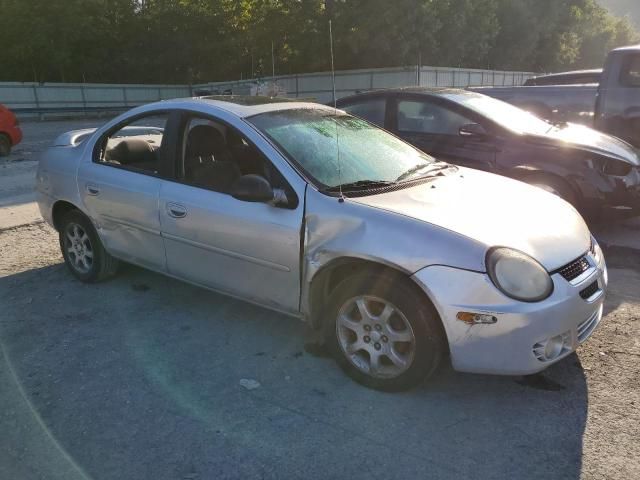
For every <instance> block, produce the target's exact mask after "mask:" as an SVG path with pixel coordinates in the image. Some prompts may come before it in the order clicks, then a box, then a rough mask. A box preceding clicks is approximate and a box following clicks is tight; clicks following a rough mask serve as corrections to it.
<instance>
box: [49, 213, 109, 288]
mask: <svg viewBox="0 0 640 480" xmlns="http://www.w3.org/2000/svg"><path fill="white" fill-rule="evenodd" d="M59 238H60V249H61V250H62V256H63V257H64V261H65V263H66V265H67V267H68V268H69V270H70V271H71V273H72V274H73V275H75V276H76V277H77V278H78V279H80V280H82V281H83V282H88V283H93V282H99V281H100V280H104V279H105V278H108V277H109V276H111V275H113V274H114V273H115V272H116V270H117V268H118V260H116V259H115V258H114V257H112V256H111V255H109V253H108V252H107V251H106V250H105V249H104V247H103V246H102V242H101V241H100V237H98V233H97V232H96V229H95V228H94V227H93V224H92V223H91V221H90V220H89V219H88V218H87V217H86V216H85V215H83V214H82V213H81V212H80V211H78V210H72V211H70V212H69V213H67V214H66V215H65V216H64V218H63V219H62V222H61V225H60V232H59Z"/></svg>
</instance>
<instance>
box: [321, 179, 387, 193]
mask: <svg viewBox="0 0 640 480" xmlns="http://www.w3.org/2000/svg"><path fill="white" fill-rule="evenodd" d="M396 183H397V182H391V181H388V180H358V181H357V182H349V183H343V184H342V185H335V186H333V187H327V188H325V189H324V191H325V192H339V191H340V190H351V191H353V190H369V189H372V188H382V187H389V186H392V185H395V184H396Z"/></svg>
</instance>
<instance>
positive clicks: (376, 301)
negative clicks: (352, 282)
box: [336, 295, 416, 378]
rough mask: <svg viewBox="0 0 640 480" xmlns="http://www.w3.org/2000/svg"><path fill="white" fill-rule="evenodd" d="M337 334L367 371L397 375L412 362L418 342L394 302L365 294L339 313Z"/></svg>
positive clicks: (352, 360)
mask: <svg viewBox="0 0 640 480" xmlns="http://www.w3.org/2000/svg"><path fill="white" fill-rule="evenodd" d="M336 335H337V338H338V343H339V345H340V348H341V349H342V352H343V353H344V355H345V357H346V358H347V359H348V361H349V362H350V363H351V364H352V365H353V366H354V367H356V368H357V369H358V370H360V371H362V372H363V373H365V374H367V375H370V376H372V377H377V378H395V377H398V376H399V375H401V374H402V373H403V372H405V371H406V370H407V369H408V368H409V367H410V366H411V364H412V362H413V358H414V355H415V349H416V341H415V335H414V333H413V329H412V328H411V324H410V323H409V321H408V320H407V318H406V317H405V315H404V314H403V313H402V312H401V311H400V310H399V309H398V308H397V307H396V306H395V305H393V304H392V303H390V302H388V301H386V300H383V299H381V298H378V297H373V296H368V295H361V296H357V297H353V298H351V299H349V300H347V301H346V302H345V303H344V305H343V306H342V308H340V310H339V312H338V318H337V319H336Z"/></svg>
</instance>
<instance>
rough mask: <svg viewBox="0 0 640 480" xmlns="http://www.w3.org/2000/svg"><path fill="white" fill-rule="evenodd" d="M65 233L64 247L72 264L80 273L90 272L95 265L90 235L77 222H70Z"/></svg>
mask: <svg viewBox="0 0 640 480" xmlns="http://www.w3.org/2000/svg"><path fill="white" fill-rule="evenodd" d="M64 233H65V234H64V248H65V251H66V252H67V256H68V258H69V261H70V264H71V266H72V267H73V268H74V269H75V270H77V271H78V272H80V273H88V272H89V271H90V270H91V267H93V246H92V245H91V239H90V238H89V235H87V232H85V231H84V229H83V228H82V226H81V225H78V224H77V223H69V224H68V225H67V226H66V228H65V232H64Z"/></svg>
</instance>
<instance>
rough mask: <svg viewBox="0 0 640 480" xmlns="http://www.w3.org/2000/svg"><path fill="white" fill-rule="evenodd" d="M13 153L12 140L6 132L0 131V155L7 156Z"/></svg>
mask: <svg viewBox="0 0 640 480" xmlns="http://www.w3.org/2000/svg"><path fill="white" fill-rule="evenodd" d="M10 153H11V140H10V139H9V137H7V136H6V135H5V134H4V133H0V157H7V156H9V154H10Z"/></svg>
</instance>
